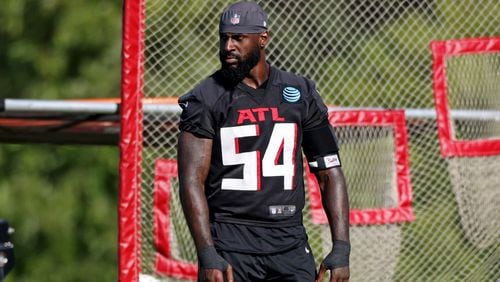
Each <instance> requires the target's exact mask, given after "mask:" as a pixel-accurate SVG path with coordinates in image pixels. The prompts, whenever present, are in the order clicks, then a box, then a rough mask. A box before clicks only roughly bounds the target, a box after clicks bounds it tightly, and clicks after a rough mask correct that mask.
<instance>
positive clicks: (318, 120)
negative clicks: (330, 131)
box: [303, 81, 328, 131]
mask: <svg viewBox="0 0 500 282" xmlns="http://www.w3.org/2000/svg"><path fill="white" fill-rule="evenodd" d="M308 82H309V83H308V88H309V89H308V92H309V93H308V94H309V95H308V99H307V100H308V101H307V116H306V119H305V121H304V124H303V129H304V131H307V130H313V129H315V128H317V127H321V126H324V125H325V123H328V107H327V106H326V105H325V103H324V102H323V99H322V98H321V96H320V95H319V92H318V90H317V89H316V85H315V84H314V83H313V82H312V81H308Z"/></svg>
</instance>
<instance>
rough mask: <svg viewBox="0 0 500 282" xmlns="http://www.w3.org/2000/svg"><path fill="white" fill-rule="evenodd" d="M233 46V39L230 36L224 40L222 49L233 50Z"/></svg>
mask: <svg viewBox="0 0 500 282" xmlns="http://www.w3.org/2000/svg"><path fill="white" fill-rule="evenodd" d="M234 48H235V45H234V41H233V39H232V38H228V39H227V40H226V41H224V51H233V50H234Z"/></svg>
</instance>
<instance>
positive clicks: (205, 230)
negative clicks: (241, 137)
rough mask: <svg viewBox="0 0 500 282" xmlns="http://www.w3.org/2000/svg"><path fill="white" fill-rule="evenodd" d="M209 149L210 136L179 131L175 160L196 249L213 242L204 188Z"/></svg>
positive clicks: (183, 205)
mask: <svg viewBox="0 0 500 282" xmlns="http://www.w3.org/2000/svg"><path fill="white" fill-rule="evenodd" d="M211 153H212V139H206V138H198V137H196V136H195V135H193V134H191V133H189V132H181V133H180V134H179V140H178V147H177V164H178V170H179V186H180V200H181V204H182V208H183V211H184V216H185V217H186V220H187V223H188V226H189V229H190V231H191V234H192V236H193V239H194V243H195V246H196V249H197V250H198V251H199V250H201V249H203V248H205V247H207V246H212V245H213V241H212V235H211V234H210V223H209V222H210V221H209V213H208V204H207V200H206V198H205V192H204V191H205V188H204V185H205V179H206V178H207V175H208V171H209V168H210V159H211Z"/></svg>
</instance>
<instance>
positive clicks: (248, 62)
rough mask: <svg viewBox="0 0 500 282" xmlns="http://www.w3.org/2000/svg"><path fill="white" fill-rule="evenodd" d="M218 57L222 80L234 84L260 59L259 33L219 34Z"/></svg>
mask: <svg viewBox="0 0 500 282" xmlns="http://www.w3.org/2000/svg"><path fill="white" fill-rule="evenodd" d="M219 59H220V62H221V74H222V76H223V78H224V80H225V81H226V82H227V83H229V84H231V85H236V84H238V83H239V82H240V81H242V80H243V79H244V78H245V77H246V76H247V75H248V74H249V73H250V71H251V70H252V69H253V67H255V65H257V63H258V62H259V60H260V47H259V34H234V33H221V34H220V51H219Z"/></svg>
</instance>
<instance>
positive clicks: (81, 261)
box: [0, 0, 122, 281]
mask: <svg viewBox="0 0 500 282" xmlns="http://www.w3.org/2000/svg"><path fill="white" fill-rule="evenodd" d="M121 8H122V1H119V0H112V1H98V0H91V1H90V0H72V1H64V0H47V1H38V0H3V1H2V8H1V9H0V62H1V63H0V89H1V90H0V98H30V99H65V98H94V97H119V95H120V83H119V80H120V48H121V23H122V20H121ZM117 174H118V148H117V147H92V146H85V147H76V146H55V145H42V144H38V145H37V144H35V145H15V144H0V218H2V219H5V220H7V221H8V222H9V223H10V225H11V226H12V227H14V228H15V229H16V232H15V233H14V234H13V236H12V239H13V241H14V244H15V255H16V265H15V267H14V269H13V271H12V272H11V273H10V274H9V276H7V277H6V281H113V280H117V246H116V245H117V243H116V238H117V212H116V209H117V208H116V207H117V195H118V176H117Z"/></svg>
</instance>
